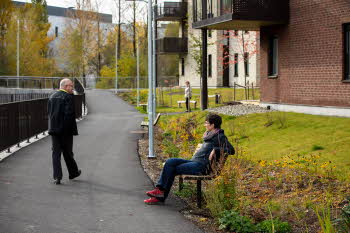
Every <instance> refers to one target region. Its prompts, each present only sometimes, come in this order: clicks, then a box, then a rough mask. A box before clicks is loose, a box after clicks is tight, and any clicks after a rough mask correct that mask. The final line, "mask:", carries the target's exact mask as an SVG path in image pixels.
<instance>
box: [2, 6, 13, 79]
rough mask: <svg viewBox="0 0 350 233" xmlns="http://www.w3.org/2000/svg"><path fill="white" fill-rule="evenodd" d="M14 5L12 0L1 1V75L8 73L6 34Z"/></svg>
mask: <svg viewBox="0 0 350 233" xmlns="http://www.w3.org/2000/svg"><path fill="white" fill-rule="evenodd" d="M12 11H13V6H12V2H11V0H1V1H0V75H1V74H6V73H8V70H7V62H8V60H7V57H6V47H5V45H6V43H5V35H6V33H7V31H8V27H9V24H10V22H11V19H12Z"/></svg>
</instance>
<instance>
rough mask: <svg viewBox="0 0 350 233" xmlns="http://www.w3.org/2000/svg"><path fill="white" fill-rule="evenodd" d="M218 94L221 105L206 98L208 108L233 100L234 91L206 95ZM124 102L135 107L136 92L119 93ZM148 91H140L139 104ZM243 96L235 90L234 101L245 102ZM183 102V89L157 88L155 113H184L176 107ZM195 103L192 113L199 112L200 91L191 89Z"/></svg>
mask: <svg viewBox="0 0 350 233" xmlns="http://www.w3.org/2000/svg"><path fill="white" fill-rule="evenodd" d="M214 94H220V95H221V100H222V101H221V103H220V104H215V98H213V97H211V98H208V106H209V108H213V107H218V106H222V105H223V104H222V102H228V101H233V100H234V89H233V88H217V89H208V95H214ZM118 95H119V96H120V97H122V98H123V99H124V100H125V101H127V102H129V103H130V104H134V105H136V101H137V100H136V90H131V91H130V92H121V93H119V94H118ZM147 95H148V90H144V89H143V90H141V91H140V103H147ZM252 98H253V97H252V92H251V90H250V94H249V99H252ZM259 98H260V90H259V89H255V90H254V99H259ZM245 99H246V98H245V94H244V90H243V89H236V100H237V101H239V100H245ZM179 100H185V98H184V89H183V88H167V89H165V88H163V89H162V88H157V112H160V113H167V112H184V111H185V110H186V106H185V104H181V108H179V107H178V104H177V101H179ZM191 100H195V101H197V106H196V108H194V105H193V104H191V108H192V111H198V110H200V90H199V89H192V99H191Z"/></svg>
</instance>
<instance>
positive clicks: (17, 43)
mask: <svg viewBox="0 0 350 233" xmlns="http://www.w3.org/2000/svg"><path fill="white" fill-rule="evenodd" d="M17 88H19V19H17Z"/></svg>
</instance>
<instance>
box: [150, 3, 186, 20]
mask: <svg viewBox="0 0 350 233" xmlns="http://www.w3.org/2000/svg"><path fill="white" fill-rule="evenodd" d="M154 12H155V19H156V20H158V21H177V20H181V19H183V18H186V15H187V2H164V3H163V4H158V5H156V6H155V7H154Z"/></svg>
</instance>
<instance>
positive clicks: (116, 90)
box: [115, 25, 120, 93]
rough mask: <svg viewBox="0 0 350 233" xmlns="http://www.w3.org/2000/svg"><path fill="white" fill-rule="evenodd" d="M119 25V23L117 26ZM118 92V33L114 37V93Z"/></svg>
mask: <svg viewBox="0 0 350 233" xmlns="http://www.w3.org/2000/svg"><path fill="white" fill-rule="evenodd" d="M118 27H120V25H119V26H118ZM117 92H118V35H117V36H116V39H115V93H117Z"/></svg>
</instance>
